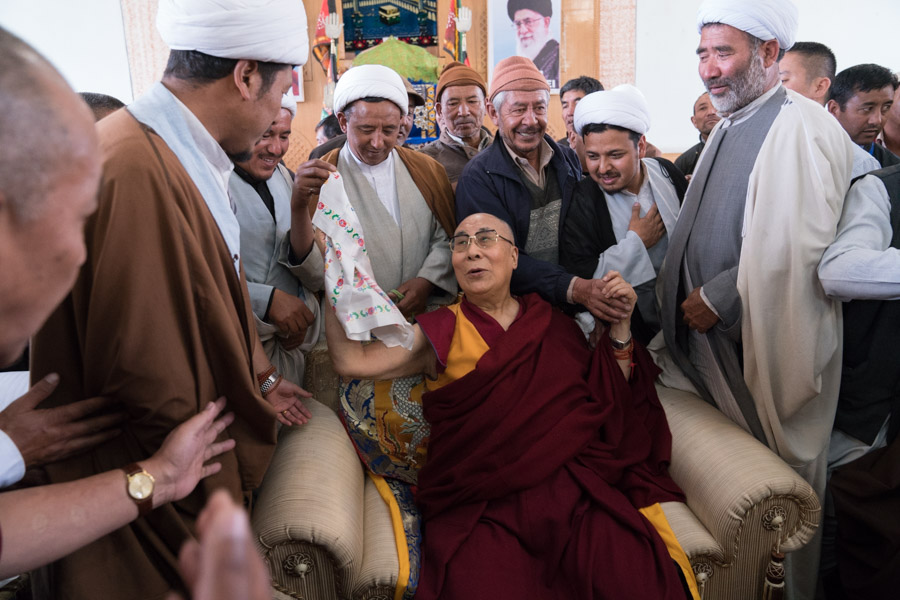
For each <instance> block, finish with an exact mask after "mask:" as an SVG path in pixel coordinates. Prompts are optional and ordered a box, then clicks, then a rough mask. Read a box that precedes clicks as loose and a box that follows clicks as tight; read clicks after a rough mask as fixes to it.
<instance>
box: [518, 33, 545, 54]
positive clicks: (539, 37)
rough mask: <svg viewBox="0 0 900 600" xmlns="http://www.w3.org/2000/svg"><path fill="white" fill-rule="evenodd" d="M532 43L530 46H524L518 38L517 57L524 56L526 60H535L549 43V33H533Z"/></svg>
mask: <svg viewBox="0 0 900 600" xmlns="http://www.w3.org/2000/svg"><path fill="white" fill-rule="evenodd" d="M531 38H532V41H531V43H530V44H528V46H527V47H526V46H523V45H522V42H521V40H519V39H518V38H516V55H518V56H524V57H525V58H530V59H531V60H534V59H535V57H536V56H537V55H538V54H540V52H541V50H542V49H543V48H544V46H545V45H546V43H547V40H548V39H550V32H549V31H542V32H540V33H538V32H534V33H532V36H531Z"/></svg>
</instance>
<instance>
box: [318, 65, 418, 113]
mask: <svg viewBox="0 0 900 600" xmlns="http://www.w3.org/2000/svg"><path fill="white" fill-rule="evenodd" d="M360 98H384V99H385V100H390V101H391V102H393V103H394V104H396V105H397V106H398V107H400V112H401V113H402V114H403V116H404V117H405V116H406V112H407V110H409V96H407V94H406V86H405V85H403V78H402V77H400V75H399V74H398V73H397V72H396V71H395V70H393V69H391V68H389V67H385V66H384V65H359V66H357V67H352V68H350V69H348V70H347V72H346V73H344V74H343V75H341V78H340V79H338V82H337V85H335V86H334V106H333V108H334V112H335V113H339V112H341V111H342V110H344V109H345V108H346V107H347V105H349V104H350V103H351V102H356V101H357V100H359V99H360Z"/></svg>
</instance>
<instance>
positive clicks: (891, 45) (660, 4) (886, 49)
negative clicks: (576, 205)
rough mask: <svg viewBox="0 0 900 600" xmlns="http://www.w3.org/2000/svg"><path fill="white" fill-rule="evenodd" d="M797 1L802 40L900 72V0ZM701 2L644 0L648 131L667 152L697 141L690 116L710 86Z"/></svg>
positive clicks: (642, 53) (640, 77) (640, 43)
mask: <svg viewBox="0 0 900 600" xmlns="http://www.w3.org/2000/svg"><path fill="white" fill-rule="evenodd" d="M747 1H748V2H753V0H747ZM794 1H795V4H796V5H797V9H798V10H799V11H800V27H799V31H798V33H797V40H798V41H814V42H821V43H823V44H825V45H827V46H828V47H830V48H831V49H832V50H833V51H834V53H835V56H836V57H837V68H838V71H841V70H842V69H845V68H847V67H851V66H853V65H856V64H860V63H876V64H880V65H883V66H885V67H888V68H890V69H891V70H892V71H900V37H898V33H897V32H898V31H900V29H898V28H900V1H898V0H863V1H859V0H857V1H855V2H854V1H848V0H794ZM700 2H701V0H677V1H675V0H638V1H637V34H636V36H635V40H636V43H637V52H636V63H637V64H636V79H637V81H636V85H637V87H638V88H640V89H641V91H642V92H644V95H646V96H647V100H648V102H649V103H650V109H651V111H652V119H653V124H652V128H651V129H650V132H649V133H648V135H647V137H648V139H649V140H650V141H651V142H653V143H654V144H656V145H657V146H659V148H660V149H662V151H663V152H681V151H683V150H685V149H687V148H689V147H690V146H692V145H694V144H695V143H697V130H696V129H694V128H693V126H692V125H691V122H690V116H691V110H692V107H693V103H694V100H696V98H697V96H699V95H700V93H701V92H702V91H703V84H702V82H701V81H700V77H699V75H698V74H697V57H696V53H695V51H696V48H697V43H698V42H699V40H700V36H699V35H698V34H697V29H696V14H697V7H698V6H699V5H700Z"/></svg>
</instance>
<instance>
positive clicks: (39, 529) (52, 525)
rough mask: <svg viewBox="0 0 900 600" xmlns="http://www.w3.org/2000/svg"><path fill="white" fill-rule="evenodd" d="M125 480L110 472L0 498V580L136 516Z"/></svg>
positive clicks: (157, 492) (158, 492)
mask: <svg viewBox="0 0 900 600" xmlns="http://www.w3.org/2000/svg"><path fill="white" fill-rule="evenodd" d="M142 464H146V463H142ZM150 468H151V467H150V466H147V469H148V471H149V469H150ZM151 472H152V471H151ZM125 482H126V479H125V472H124V471H121V470H114V471H107V472H106V473H101V474H99V475H94V476H92V477H87V478H85V479H79V480H77V481H71V482H67V483H58V484H54V485H47V486H41V487H34V488H27V489H22V490H15V491H12V492H6V493H4V494H0V531H2V535H3V553H2V555H0V578H4V577H10V576H12V575H17V574H19V573H23V572H25V571H28V570H30V569H34V568H36V567H39V566H41V565H44V564H47V563H49V562H52V561H54V560H56V559H58V558H60V557H63V556H65V555H67V554H70V553H72V552H74V551H75V550H77V549H78V548H80V547H82V546H85V545H87V544H89V543H90V542H93V541H94V540H96V539H98V538H100V537H102V536H104V535H106V534H107V533H109V532H111V531H114V530H116V529H118V528H120V527H122V526H124V525H126V524H128V523H130V522H131V521H133V520H134V519H135V518H137V516H138V509H137V505H136V504H135V503H134V501H133V500H132V499H131V498H130V497H129V496H128V494H127V493H126V491H125ZM160 483H161V482H159V481H157V485H156V488H155V491H154V505H158V503H157V495H160V496H162V495H165V494H167V492H164V491H163V490H162V489H161V485H160Z"/></svg>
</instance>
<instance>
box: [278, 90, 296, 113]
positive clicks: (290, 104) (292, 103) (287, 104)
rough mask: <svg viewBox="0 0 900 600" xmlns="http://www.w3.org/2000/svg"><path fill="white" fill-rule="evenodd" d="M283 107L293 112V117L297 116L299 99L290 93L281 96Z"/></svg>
mask: <svg viewBox="0 0 900 600" xmlns="http://www.w3.org/2000/svg"><path fill="white" fill-rule="evenodd" d="M281 108H283V109H285V110H286V111H288V112H289V113H291V118H292V119H293V118H294V117H296V116H297V101H296V100H294V97H293V96H291V95H290V94H285V95H284V96H282V97H281Z"/></svg>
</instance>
